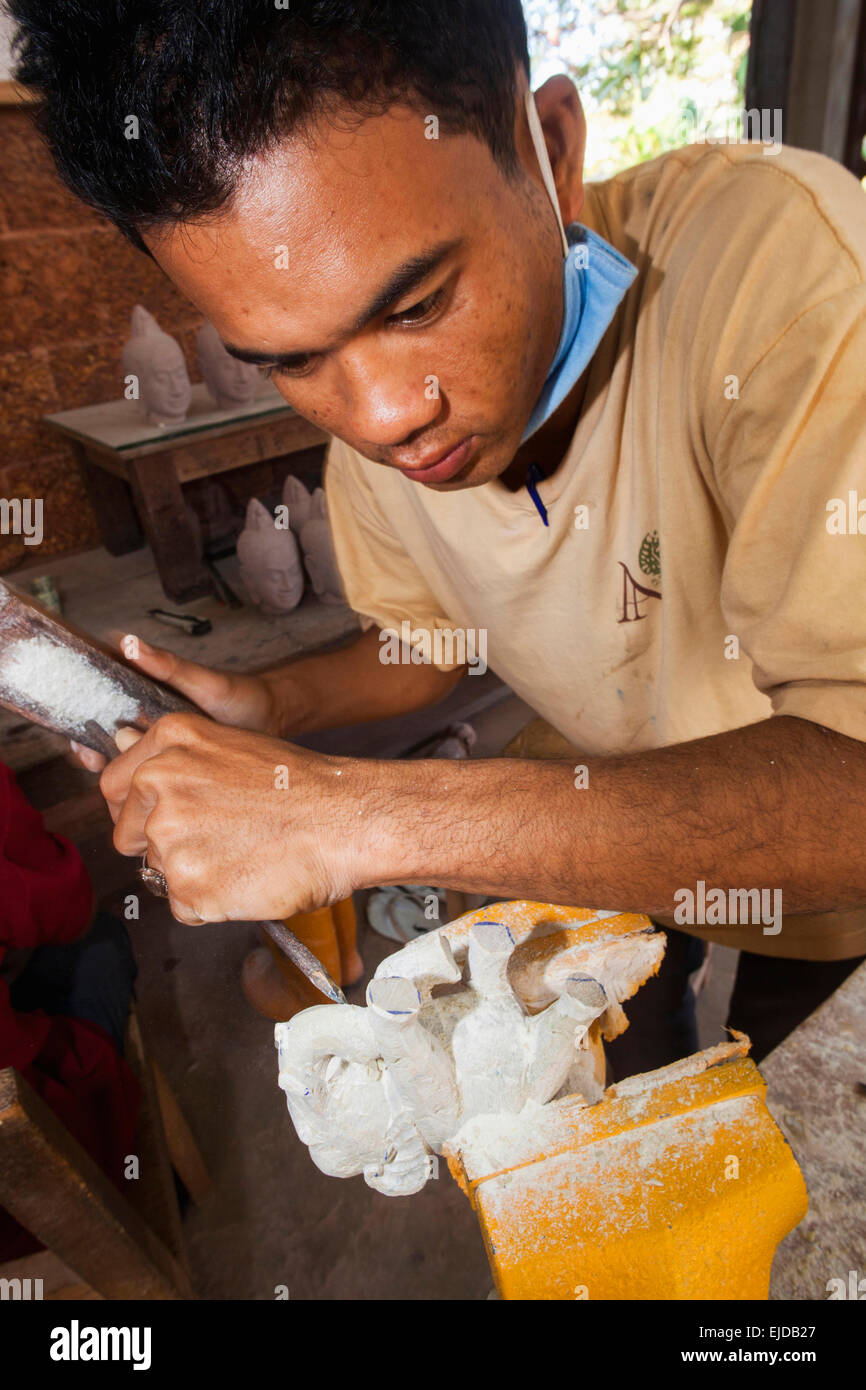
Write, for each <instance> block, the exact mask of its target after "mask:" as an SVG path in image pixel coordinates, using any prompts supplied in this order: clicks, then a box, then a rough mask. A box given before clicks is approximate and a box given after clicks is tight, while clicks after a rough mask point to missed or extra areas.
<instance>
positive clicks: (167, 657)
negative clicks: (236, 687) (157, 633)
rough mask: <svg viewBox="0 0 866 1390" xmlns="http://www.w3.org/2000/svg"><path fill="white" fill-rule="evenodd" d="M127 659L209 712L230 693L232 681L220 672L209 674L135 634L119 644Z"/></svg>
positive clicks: (183, 658)
mask: <svg viewBox="0 0 866 1390" xmlns="http://www.w3.org/2000/svg"><path fill="white" fill-rule="evenodd" d="M120 649H121V651H122V652H123V654H124V656H125V657H126V659H127V660H128V661H129V662H130V663H131V664H133V665H135V666H138V667H140V669H141V670H142V671H145V672H146V673H147V675H149V676H153V677H154V679H155V680H158V681H162V682H163V684H164V685H171V686H173V687H174V689H175V690H179V691H180V693H181V695H185V696H186V697H187V699H189V700H192V702H193V704H196V705H199V706H200V708H201V709H205V710H207V711H208V712H210V711H211V709H212V708H218V707H219V706H220V705H221V704H222V703H223V702H224V701H225V700H227V699H228V698H229V696H230V694H231V689H232V678H231V676H229V675H226V674H225V673H224V672H222V671H211V670H210V669H209V668H208V667H207V666H199V665H198V664H197V663H196V662H194V661H187V660H186V658H185V657H182V656H178V655H177V654H176V653H175V652H168V651H166V650H165V649H164V648H163V647H152V646H151V645H150V644H149V643H148V642H145V641H143V640H142V638H140V637H136V636H135V634H134V633H127V634H126V636H125V637H124V638H123V640H122V641H121V643H120Z"/></svg>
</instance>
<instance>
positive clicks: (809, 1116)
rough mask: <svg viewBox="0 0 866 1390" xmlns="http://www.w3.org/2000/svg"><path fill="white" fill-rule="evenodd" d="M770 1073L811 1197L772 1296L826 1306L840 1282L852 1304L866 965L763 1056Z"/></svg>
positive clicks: (865, 1291) (861, 1262) (781, 1121)
mask: <svg viewBox="0 0 866 1390" xmlns="http://www.w3.org/2000/svg"><path fill="white" fill-rule="evenodd" d="M761 1074H762V1075H763V1077H764V1079H765V1081H766V1082H767V1104H768V1106H769V1108H770V1112H771V1113H772V1115H773V1118H774V1119H775V1121H776V1123H777V1124H778V1125H779V1126H780V1128H781V1129H782V1131H783V1132H784V1134H785V1137H786V1138H787V1140H788V1142H789V1143H790V1145H791V1148H792V1149H793V1150H794V1155H795V1157H796V1159H797V1162H798V1163H799V1165H800V1168H801V1169H802V1172H803V1177H804V1178H805V1179H806V1187H807V1189H808V1192H809V1210H808V1212H807V1214H806V1216H805V1217H804V1219H803V1220H802V1221H801V1222H800V1224H799V1226H797V1227H795V1229H794V1230H793V1231H792V1232H791V1234H790V1235H789V1236H788V1237H787V1238H786V1239H785V1240H783V1241H782V1243H781V1245H780V1246H779V1249H778V1250H777V1252H776V1258H775V1260H774V1262H773V1273H772V1278H771V1280H770V1298H772V1299H783V1300H784V1299H796V1300H800V1299H820V1300H824V1299H827V1298H829V1297H830V1292H831V1289H830V1288H828V1285H829V1283H830V1280H831V1279H837V1280H842V1281H843V1282H844V1285H845V1288H846V1290H847V1292H846V1295H845V1296H846V1297H847V1298H850V1296H851V1293H850V1290H851V1288H852V1286H854V1285H855V1284H859V1285H860V1293H859V1298H863V1297H866V1168H864V1163H863V1152H864V1147H866V963H864V964H863V965H860V966H859V967H858V969H857V970H855V971H854V973H853V975H849V977H848V979H847V980H846V981H845V983H844V984H843V985H841V986H840V987H839V989H837V990H836V992H835V994H831V996H830V998H829V999H828V1000H827V1001H826V1002H825V1003H824V1004H822V1005H821V1007H820V1008H819V1009H816V1010H815V1012H814V1013H813V1014H811V1015H810V1016H809V1018H807V1019H806V1020H805V1022H803V1023H801V1024H800V1026H799V1027H798V1028H795V1029H794V1031H793V1033H790V1034H789V1035H788V1037H787V1038H785V1040H784V1042H781V1043H780V1044H779V1046H778V1047H777V1048H775V1049H774V1051H773V1052H771V1053H770V1054H769V1056H768V1057H765V1058H764V1060H763V1062H761ZM852 1273H853V1275H854V1278H853V1279H852V1278H851V1275H852ZM861 1280H862V1281H864V1282H863V1283H862V1284H860V1281H861ZM838 1287H839V1286H838V1285H837V1286H836V1289H837V1290H838ZM788 1321H789V1322H794V1321H795V1319H794V1318H790V1319H788ZM801 1321H802V1322H808V1318H807V1317H805V1316H804V1317H803V1318H802V1319H801Z"/></svg>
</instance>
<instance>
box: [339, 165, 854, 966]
mask: <svg viewBox="0 0 866 1390" xmlns="http://www.w3.org/2000/svg"><path fill="white" fill-rule="evenodd" d="M583 221H584V222H585V223H586V225H587V226H589V227H591V228H592V229H593V230H594V231H596V232H597V233H598V234H599V235H601V236H602V237H604V238H605V239H606V240H607V241H609V242H610V243H611V244H612V245H613V246H615V247H616V248H617V249H618V250H619V251H621V252H622V253H623V254H624V255H625V256H627V257H628V259H629V260H631V261H632V262H633V263H634V265H636V266H637V268H638V271H639V274H638V278H637V279H636V281H635V283H634V285H633V286H632V288H631V289H630V290H629V292H628V294H627V295H626V297H625V299H624V301H623V303H622V305H621V306H620V308H619V310H618V312H617V315H616V317H615V319H614V321H613V323H612V324H611V326H610V328H609V329H608V332H607V333H606V335H605V337H604V338H603V340H602V343H601V345H600V346H599V349H598V351H597V352H596V354H595V356H594V357H593V359H592V362H591V363H590V366H589V368H588V384H587V389H586V396H585V402H584V407H583V410H582V413H581V417H580V419H579V421H578V425H577V429H576V430H575V434H574V438H573V440H572V443H571V446H570V449H569V451H568V453H567V455H566V457H565V459H564V460H563V462H562V464H561V466H560V467H559V469H558V470H557V471H556V473H555V474H554V475H553V476H552V477H550V478H547V479H544V480H543V481H542V482H541V483H540V484H539V487H538V491H539V494H540V496H541V499H542V501H543V503H544V505H545V507H546V509H547V514H548V518H549V522H550V525H549V527H545V526H543V525H542V522H541V519H540V517H539V514H538V512H537V511H536V508H535V506H534V504H533V501H532V499H531V498H530V496H529V494H528V493H527V492H526V490H522V491H520V492H517V493H513V492H510V491H509V490H508V489H507V488H506V487H505V486H504V485H503V484H502V483H500V482H499V481H498V480H497V481H494V482H491V483H487V484H485V485H484V486H483V487H478V488H471V489H467V490H465V491H457V492H451V493H437V492H433V491H430V490H429V489H427V488H424V487H419V486H418V485H417V484H414V483H411V482H409V481H408V480H407V479H405V478H404V477H403V476H402V475H401V474H400V473H398V472H396V471H395V470H391V469H388V468H384V467H381V466H379V465H377V464H374V463H371V462H370V461H369V460H367V459H365V458H363V457H361V456H360V455H359V454H357V453H356V452H355V451H354V450H352V449H350V448H349V447H348V446H347V445H345V444H343V443H342V442H341V441H339V440H336V439H335V440H334V441H333V442H332V444H331V447H330V450H329V455H328V466H327V470H326V489H327V496H328V507H329V515H330V518H331V525H332V529H333V532H334V539H335V545H336V551H337V559H338V564H339V568H340V572H341V574H342V577H343V580H344V584H345V588H346V593H347V597H348V601H349V603H350V604H351V605H352V607H353V608H354V609H355V610H356V611H357V612H358V613H360V614H361V615H363V616H364V617H365V618H366V619H368V620H369V621H370V622H374V623H376V624H378V625H379V626H380V627H388V628H396V629H398V630H399V629H400V627H401V624H402V623H403V622H408V623H409V624H410V625H411V628H412V629H413V630H415V631H416V632H418V633H420V632H422V631H423V630H425V629H426V630H428V631H430V632H432V631H433V630H434V629H436V628H440V629H451V628H466V629H470V630H472V631H479V630H484V631H486V641H487V662H488V664H489V665H490V667H491V668H492V669H493V670H494V671H496V672H497V674H498V675H499V676H501V677H502V679H503V680H504V681H506V682H507V683H508V684H509V685H510V686H511V687H512V689H513V690H515V691H516V692H517V694H518V695H520V696H522V697H523V699H524V700H526V701H527V702H528V703H529V704H530V705H532V706H533V708H534V709H536V710H537V711H538V713H539V714H540V715H542V716H543V717H544V718H545V719H546V720H547V721H548V722H549V723H550V724H552V725H553V726H554V728H555V729H557V730H558V731H559V732H560V733H561V734H562V735H563V736H564V737H565V738H566V739H567V740H568V741H569V743H570V744H572V745H573V746H575V747H577V748H578V749H581V750H583V751H585V752H586V753H588V754H601V753H622V752H626V753H628V752H636V751H638V750H643V749H649V748H657V747H662V746H664V745H667V744H673V743H681V742H684V741H686V740H688V739H693V738H699V737H702V736H704V735H709V734H714V733H719V732H722V731H723V730H727V729H734V728H738V727H740V726H742V725H745V724H750V723H754V722H755V721H757V720H759V719H763V718H765V717H767V716H769V715H771V714H773V713H775V714H788V715H799V716H801V717H803V718H805V719H810V720H813V721H814V722H816V723H820V724H823V725H826V726H828V727H829V728H831V729H835V730H837V731H838V732H840V733H842V734H846V735H848V736H849V737H851V738H856V739H860V740H866V394H864V364H866V276H864V267H866V198H864V193H863V190H862V189H861V187H860V185H859V184H858V183H857V181H856V179H854V178H853V176H852V175H850V174H848V173H847V172H846V171H845V170H844V169H842V168H841V167H840V166H839V165H837V164H834V163H833V162H832V161H830V160H828V159H825V158H824V157H822V156H820V155H816V154H811V153H807V152H804V151H799V150H794V149H784V150H783V151H782V152H781V153H779V154H778V155H776V156H768V155H766V154H765V153H763V147H762V146H760V145H732V146H694V147H691V148H689V149H684V150H677V151H674V152H673V153H671V154H667V155H663V156H662V157H661V158H659V159H657V160H654V161H653V162H652V163H649V164H645V165H641V166H639V167H637V168H635V169H629V170H627V171H625V172H624V173H622V174H619V175H617V177H616V178H614V179H611V180H609V181H607V182H605V183H601V184H595V185H590V186H589V187H588V188H587V200H586V207H585V210H584V214H583ZM442 386H443V389H444V390H445V392H446V393H447V390H448V383H447V381H444V380H443V382H442ZM861 502H862V508H861V506H860V504H861ZM858 521H859V525H860V527H861V528H862V533H861V532H860V531H859V530H858ZM431 646H432V644H431ZM433 650H434V655H435V648H434V649H433ZM440 664H442V665H443V666H444V665H446V664H447V663H446V662H445V661H442V662H441V663H440ZM864 857H866V847H864ZM743 886H744V887H750V886H751V885H743ZM764 886H766V885H764ZM695 934H702V935H707V936H709V937H712V938H713V939H716V940H722V941H725V942H726V943H727V944H731V945H738V946H746V947H747V948H748V949H751V950H755V951H759V952H762V953H766V954H775V955H786V956H801V957H805V958H815V959H823V958H844V957H849V956H852V955H855V954H859V953H861V952H864V951H866V909H864V910H863V911H860V910H858V911H856V912H854V913H851V912H846V913H839V914H823V915H820V916H816V915H814V914H810V915H809V916H808V917H805V916H799V917H787V918H786V919H785V923H784V926H783V929H782V931H781V933H780V934H779V935H778V936H774V937H771V936H765V935H763V933H762V931H761V927H760V926H758V927H757V928H751V927H747V928H736V927H723V928H717V929H715V930H708V931H707V932H706V933H702V932H697V931H696V932H695Z"/></svg>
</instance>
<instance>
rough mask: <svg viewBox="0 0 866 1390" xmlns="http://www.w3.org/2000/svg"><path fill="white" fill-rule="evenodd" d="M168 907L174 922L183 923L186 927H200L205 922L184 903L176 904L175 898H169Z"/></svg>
mask: <svg viewBox="0 0 866 1390" xmlns="http://www.w3.org/2000/svg"><path fill="white" fill-rule="evenodd" d="M168 905H169V907H170V909H171V915H172V917H174V919H175V921H177V922H183V924H184V926H186V927H201V926H203V925H204V923H205V921H206V920H207V919H206V918H204V917H199V915H198V913H197V912H195V911H194V910H193V909H192V908H191V907H187V906H186V904H185V903H180V902H178V900H177V898H172V897H169V900H168Z"/></svg>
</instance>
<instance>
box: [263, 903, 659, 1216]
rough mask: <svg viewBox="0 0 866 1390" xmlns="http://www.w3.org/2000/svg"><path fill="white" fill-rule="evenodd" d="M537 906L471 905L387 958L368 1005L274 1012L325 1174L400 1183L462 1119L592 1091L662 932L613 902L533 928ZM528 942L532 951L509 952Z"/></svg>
mask: <svg viewBox="0 0 866 1390" xmlns="http://www.w3.org/2000/svg"><path fill="white" fill-rule="evenodd" d="M538 907H539V905H538V904H526V903H508V904H498V905H497V906H496V907H495V908H486V909H482V910H480V911H478V912H475V913H471V914H469V915H468V917H466V918H461V919H459V920H458V921H457V922H456V923H451V924H450V926H448V927H444V928H441V929H439V930H438V931H434V932H431V933H429V934H428V935H427V936H424V937H419V938H418V939H416V940H414V941H412V942H410V943H409V944H408V945H406V946H404V947H403V949H402V950H400V951H397V952H396V953H395V954H394V955H392V956H389V957H387V959H386V960H384V961H383V962H382V964H381V965H380V966H379V969H378V970H377V971H376V974H375V976H374V978H373V979H372V980H371V981H370V984H369V985H368V988H367V1007H366V1008H360V1007H358V1006H356V1005H350V1004H347V1005H324V1006H321V1007H316V1008H312V1009H307V1010H305V1011H304V1012H303V1013H300V1014H298V1015H296V1016H295V1017H294V1018H292V1019H290V1020H289V1021H288V1022H286V1023H279V1024H277V1026H276V1030H275V1041H276V1045H277V1050H278V1054H279V1084H280V1086H281V1087H282V1089H283V1091H284V1092H285V1094H286V1100H287V1104H288V1109H289V1113H290V1115H291V1117H292V1120H293V1122H294V1125H295V1128H296V1130H297V1132H298V1135H299V1136H300V1138H301V1139H302V1140H303V1142H304V1143H305V1144H307V1145H308V1146H309V1148H310V1155H311V1157H312V1159H313V1161H314V1162H315V1163H316V1165H317V1166H318V1167H319V1168H321V1169H322V1171H323V1172H325V1173H328V1174H330V1175H332V1176H334V1177H349V1176H351V1175H352V1174H355V1173H363V1175H364V1179H365V1181H366V1182H367V1183H368V1184H369V1186H371V1187H373V1188H375V1189H376V1190H377V1191H380V1192H383V1193H386V1194H387V1195H389V1196H395V1195H406V1194H409V1193H412V1192H417V1191H419V1190H420V1188H421V1187H423V1186H424V1184H425V1183H426V1182H427V1180H428V1178H430V1177H431V1176H432V1173H433V1171H434V1165H435V1158H436V1155H438V1154H440V1153H441V1152H442V1150H443V1147H444V1146H445V1145H446V1144H447V1145H449V1147H453V1145H454V1143H455V1142H457V1140H458V1139H459V1135H460V1133H461V1131H462V1129H463V1127H464V1126H465V1125H467V1124H468V1123H469V1122H470V1121H478V1120H479V1117H481V1118H484V1119H486V1120H487V1121H489V1122H490V1123H492V1124H493V1125H494V1126H500V1127H501V1125H502V1124H503V1122H506V1123H507V1122H508V1120H509V1117H511V1118H512V1119H515V1118H516V1117H517V1116H523V1117H524V1118H525V1116H526V1114H527V1111H528V1110H531V1109H532V1108H533V1107H543V1106H544V1105H545V1104H546V1103H547V1102H548V1101H550V1100H552V1099H553V1098H554V1097H555V1096H557V1095H558V1094H560V1093H562V1094H573V1093H576V1094H577V1095H578V1096H582V1097H583V1098H584V1100H585V1101H586V1103H587V1104H589V1103H594V1102H595V1101H596V1100H598V1099H599V1097H600V1096H601V1094H602V1091H603V1086H604V1055H603V1048H602V1042H601V1039H602V1036H606V1037H613V1036H616V1034H617V1033H619V1032H621V1031H622V1028H623V1027H625V1016H624V1014H623V1012H622V1009H621V1008H620V1003H619V1001H620V999H621V998H628V997H630V995H631V994H633V993H634V991H635V990H636V989H637V988H638V986H639V985H640V984H642V983H643V981H644V980H645V979H646V978H647V976H648V975H649V974H651V973H652V972H653V971H654V970H656V969H658V964H659V962H660V960H661V956H662V954H663V951H664V938H663V936H661V935H660V934H658V933H655V932H653V931H652V930H651V928H649V924H648V923H647V919H645V918H630V919H626V918H624V917H622V916H621V915H619V914H616V913H597V914H595V915H593V914H591V913H584V914H583V919H582V920H581V922H580V924H579V927H578V930H577V931H570V932H563V931H562V930H561V928H558V927H557V925H556V924H555V923H554V925H553V927H552V928H550V927H549V925H548V927H547V928H545V927H544V926H542V927H539V925H538V923H537V922H535V921H532V920H531V919H532V916H533V914H532V912H531V911H527V910H528V909H538ZM550 911H551V913H555V912H558V913H560V914H564V913H565V912H566V910H565V909H551V910H550ZM575 911H576V910H575ZM536 915H537V914H536ZM609 918H616V922H617V924H618V925H616V926H612V927H611V928H610V930H607V926H606V924H607V919H609ZM527 919H530V920H529V922H528V923H527ZM635 922H637V923H638V929H637V930H635V927H634V924H635ZM582 927H585V928H586V929H587V932H586V935H585V941H584V942H583V943H581V941H580V940H578V941H577V943H576V944H575V940H574V938H575V936H579V931H580V928H582ZM551 930H552V931H553V932H554V933H555V932H556V931H557V930H558V931H559V937H558V938H556V940H557V941H558V940H559V939H560V938H561V949H560V950H559V951H557V952H551V950H550V949H549V948H550V946H551V944H553V938H552V937H551V934H550V933H551ZM530 938H532V941H531V944H530ZM521 943H527V945H528V953H527V950H524V952H523V953H522V954H521V953H520V952H519V951H518V952H517V954H515V952H516V950H517V948H518V947H519V946H520V945H521ZM623 944H626V946H627V948H628V949H627V950H626V951H623V950H622V947H623ZM587 964H588V965H589V966H590V967H591V969H590V970H588V969H585V968H584V967H585V966H586V965H587ZM437 986H449V987H450V988H449V989H448V991H447V993H446V992H443V991H441V990H440V991H439V993H436V994H434V990H436V987H437ZM455 1136H456V1137H457V1138H455Z"/></svg>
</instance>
